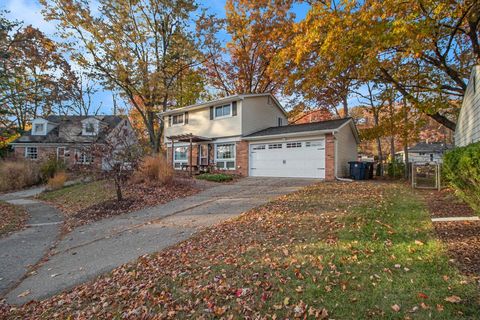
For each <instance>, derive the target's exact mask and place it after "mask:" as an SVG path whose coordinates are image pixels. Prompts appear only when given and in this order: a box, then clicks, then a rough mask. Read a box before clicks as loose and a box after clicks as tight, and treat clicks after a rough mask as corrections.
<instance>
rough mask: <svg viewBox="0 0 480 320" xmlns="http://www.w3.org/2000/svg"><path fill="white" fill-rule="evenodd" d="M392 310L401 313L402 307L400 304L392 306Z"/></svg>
mask: <svg viewBox="0 0 480 320" xmlns="http://www.w3.org/2000/svg"><path fill="white" fill-rule="evenodd" d="M391 308H392V310H393V311H395V312H399V311H400V306H399V305H398V304H394V305H393V306H391Z"/></svg>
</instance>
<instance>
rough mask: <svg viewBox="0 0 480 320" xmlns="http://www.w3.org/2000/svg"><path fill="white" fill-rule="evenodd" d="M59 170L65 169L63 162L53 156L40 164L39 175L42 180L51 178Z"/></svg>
mask: <svg viewBox="0 0 480 320" xmlns="http://www.w3.org/2000/svg"><path fill="white" fill-rule="evenodd" d="M59 171H65V163H63V162H61V161H58V160H57V159H56V158H55V157H50V158H48V159H47V160H45V161H44V162H42V163H41V164H40V176H41V178H42V181H44V182H47V181H48V180H49V179H51V178H53V177H54V176H55V174H56V173H57V172H59Z"/></svg>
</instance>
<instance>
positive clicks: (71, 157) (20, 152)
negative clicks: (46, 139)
mask: <svg viewBox="0 0 480 320" xmlns="http://www.w3.org/2000/svg"><path fill="white" fill-rule="evenodd" d="M31 147H37V159H36V160H32V161H39V162H41V161H46V160H48V159H52V158H53V159H57V148H59V147H63V146H38V145H31ZM26 148H27V147H24V146H18V145H17V146H15V148H14V155H15V158H16V159H25V149H26ZM65 148H66V149H65V150H66V152H65V156H64V157H61V158H60V159H64V161H65V164H66V166H67V168H69V169H72V168H74V167H75V166H80V165H81V164H79V163H77V157H78V155H76V154H77V152H78V150H80V149H75V148H72V147H65ZM28 160H30V159H28ZM93 165H95V166H98V167H100V166H101V165H102V161H101V159H99V158H98V157H97V158H95V157H94V158H93Z"/></svg>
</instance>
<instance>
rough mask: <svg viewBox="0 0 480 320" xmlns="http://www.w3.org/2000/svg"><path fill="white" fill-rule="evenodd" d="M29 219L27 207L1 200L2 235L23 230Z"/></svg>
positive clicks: (0, 225)
mask: <svg viewBox="0 0 480 320" xmlns="http://www.w3.org/2000/svg"><path fill="white" fill-rule="evenodd" d="M27 219H28V214H27V212H26V211H25V209H23V208H22V207H18V206H14V205H11V204H9V203H6V202H3V201H0V237H4V236H6V235H7V234H9V233H11V232H14V231H18V230H21V229H22V228H23V226H24V225H25V223H26V221H27Z"/></svg>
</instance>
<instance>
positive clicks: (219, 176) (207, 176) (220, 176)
mask: <svg viewBox="0 0 480 320" xmlns="http://www.w3.org/2000/svg"><path fill="white" fill-rule="evenodd" d="M196 178H197V179H200V180H207V181H213V182H228V181H232V180H233V176H232V175H230V174H225V173H202V174H200V175H198V176H196Z"/></svg>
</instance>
